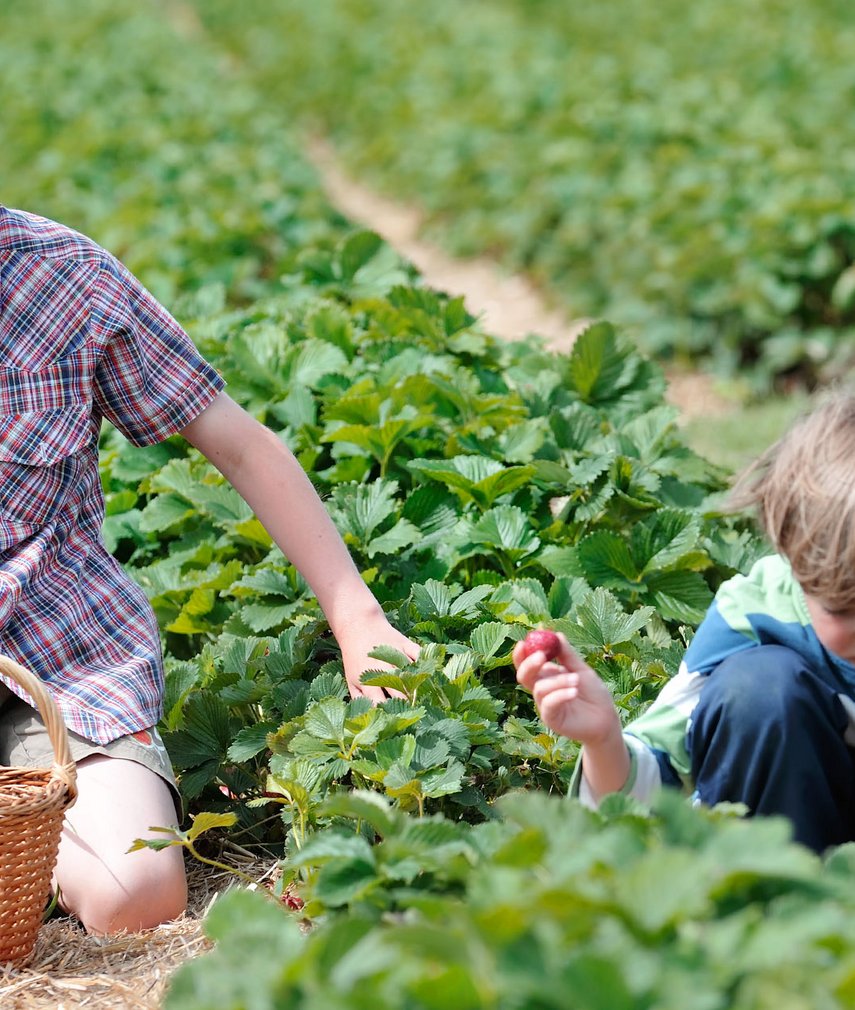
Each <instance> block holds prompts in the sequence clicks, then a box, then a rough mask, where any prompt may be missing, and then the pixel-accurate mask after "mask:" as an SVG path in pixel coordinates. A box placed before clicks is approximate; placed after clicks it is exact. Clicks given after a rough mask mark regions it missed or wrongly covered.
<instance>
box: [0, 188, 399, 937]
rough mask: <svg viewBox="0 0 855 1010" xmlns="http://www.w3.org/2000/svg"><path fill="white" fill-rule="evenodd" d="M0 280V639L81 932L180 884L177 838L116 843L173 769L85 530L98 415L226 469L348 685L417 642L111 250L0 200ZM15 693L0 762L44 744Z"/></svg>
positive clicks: (99, 542)
mask: <svg viewBox="0 0 855 1010" xmlns="http://www.w3.org/2000/svg"><path fill="white" fill-rule="evenodd" d="M0 289H1V290H0V308H2V312H1V313H0V653H3V654H5V655H7V656H9V657H10V658H11V659H13V660H15V661H16V662H18V663H20V664H21V665H23V666H25V667H26V668H27V669H29V670H30V671H31V672H33V673H35V674H37V675H38V676H39V677H41V678H42V680H43V681H44V682H45V683H46V685H47V686H48V688H49V689H50V691H51V692H52V694H53V697H54V698H55V700H56V702H57V704H58V706H59V709H60V711H61V713H62V715H63V717H64V719H65V722H66V724H67V726H68V728H69V736H70V741H71V750H72V756H73V757H74V758H75V760H76V761H77V762H78V777H77V782H78V788H79V796H78V800H77V803H76V804H75V806H74V807H73V808H72V809H71V810H70V811H69V813H68V817H67V821H66V828H65V830H64V832H63V835H62V841H61V843H60V849H59V861H58V864H57V869H56V882H57V884H58V886H59V888H60V894H61V901H62V904H63V906H64V907H65V908H66V909H68V910H69V911H71V912H73V913H75V914H76V915H77V916H78V917H79V918H80V919H81V921H82V922H83V924H84V925H85V926H86V928H87V929H88V930H90V931H91V932H94V933H108V932H114V931H116V930H122V929H130V930H136V929H139V928H142V927H147V926H154V925H157V924H159V923H161V922H163V921H165V920H167V919H170V918H173V917H175V916H176V915H178V914H180V913H181V912H182V910H183V909H184V907H185V903H186V884H185V879H184V867H183V862H182V859H181V853H180V850H178V849H168V850H166V851H164V852H160V853H155V852H152V851H151V850H145V851H143V852H136V853H132V854H128V853H127V849H128V847H129V846H130V845H131V843H132V842H133V841H134V839H135V838H137V837H144V836H147V835H148V829H149V827H150V826H152V825H168V824H174V823H175V819H176V811H175V805H174V802H173V800H174V798H175V782H174V779H173V776H172V768H171V766H170V763H169V758H168V755H167V754H166V751H165V750H164V748H163V744H162V743H161V742H160V739H159V737H158V734H157V729H156V723H157V721H158V719H159V717H160V714H161V704H162V698H163V669H162V661H161V655H160V638H159V633H158V627H157V623H156V621H155V619H154V614H153V612H152V609H151V607H150V605H149V603H148V600H147V599H146V596H145V594H144V593H143V591H142V589H140V587H139V586H137V585H136V584H135V583H134V582H132V581H131V579H130V578H129V577H128V576H127V574H126V573H125V572H124V571H123V570H122V568H121V567H120V566H119V564H118V563H117V562H116V561H115V559H114V558H112V557H111V556H110V554H108V552H107V550H106V548H105V547H104V542H103V539H102V536H101V523H102V521H103V518H104V496H103V492H102V490H101V483H100V479H99V474H98V435H99V431H100V428H101V422H102V420H103V419H105V418H106V419H107V420H109V421H111V422H112V423H113V424H114V425H115V426H116V427H117V428H118V429H119V430H120V431H121V432H122V433H123V434H124V435H126V436H127V438H128V439H130V441H131V442H133V443H134V444H135V445H151V444H153V443H156V442H159V441H162V440H163V439H165V438H168V437H169V436H171V435H175V434H181V435H183V436H184V437H185V438H186V439H187V440H188V441H189V442H190V443H191V444H192V445H194V446H195V447H196V448H197V449H199V450H200V451H201V452H202V453H204V455H205V456H207V458H208V459H209V460H211V462H212V463H213V464H214V465H215V466H216V467H217V468H218V469H219V470H220V471H221V472H222V473H223V474H224V475H225V477H227V478H228V480H229V481H231V483H232V484H233V485H234V487H235V488H236V489H237V490H238V491H239V492H240V493H241V495H243V497H244V498H245V499H246V501H247V502H248V503H249V505H250V506H251V507H252V508H253V510H254V511H255V513H256V515H257V516H258V517H259V519H260V520H261V522H262V523H263V524H264V525H265V527H266V528H267V530H268V531H269V533H270V535H271V536H272V537H273V539H274V540H275V541H276V543H277V544H278V545H279V547H281V549H282V551H283V553H284V554H285V555H286V556H287V557H288V558H289V559H290V560H291V562H292V563H293V564H294V565H295V566H296V567H297V568H298V569H299V570H300V572H301V573H302V574H303V576H304V577H305V579H306V581H307V582H308V584H309V585H310V586H311V588H312V590H313V591H314V593H315V595H316V596H317V599H318V602H319V603H320V605H321V607H322V608H323V611H324V614H325V615H326V617H327V620H328V621H329V624H330V628H331V629H332V632H333V634H334V635H335V636H336V639H337V640H338V643H339V645H340V646H341V653H342V660H343V664H344V672H345V676H346V679H347V682H348V684H349V686H350V690H351V693H352V694H365V695H367V696H369V697H371V698H373V699H374V700H378V699H379V698H382V697H384V695H383V692H382V691H380V690H379V689H377V688H368V687H365V688H363V686H362V685H361V684H360V676H361V674H362V672H363V671H364V670H365V669H367V668H368V667H374V666H376V665H377V663H376V661H374V660H371V659H370V658H369V656H368V653H369V652H370V651H371V650H372V649H373V648H374V647H375V646H377V645H380V644H388V645H392V646H394V647H396V648H398V649H399V650H400V651H402V652H404V653H405V654H407V655H408V656H410V657H412V658H414V657H415V656H416V655H417V653H418V648H417V646H416V645H415V644H414V643H413V642H411V641H409V639H407V638H405V637H404V636H403V635H402V634H401V633H400V632H398V631H396V630H395V629H394V628H393V627H391V625H390V624H389V622H388V621H387V619H386V616H385V614H384V612H383V610H382V608H381V607H380V605H379V604H378V602H377V601H376V600H375V599H374V597H373V596H372V594H371V593H370V591H369V590H368V588H367V586H366V584H365V583H364V582H363V580H362V578H361V576H360V574H359V572H358V571H357V569H356V567H355V565H354V564H353V562H352V560H351V558H350V555H349V554H348V552H347V548H346V547H345V545H344V543H343V541H342V539H341V537H340V536H339V535H338V532H337V531H336V528H335V527H334V525H333V524H332V522H331V520H330V518H329V516H328V515H327V512H326V510H325V509H324V506H323V504H322V502H321V500H320V499H319V498H318V495H317V494H316V492H315V490H314V488H313V486H312V484H311V482H310V481H309V479H308V477H307V476H306V474H305V473H304V472H303V470H302V468H301V466H300V464H299V463H298V461H297V460H296V459H295V458H294V456H293V455H292V453H291V452H290V451H289V450H288V449H287V448H286V446H285V445H284V443H283V442H282V441H281V440H280V439H279V438H278V437H277V436H276V435H275V434H274V433H273V432H272V431H270V430H269V429H267V428H265V427H264V426H263V425H261V424H259V423H258V421H256V420H255V419H254V418H252V417H251V416H250V415H249V414H247V413H246V412H245V411H244V410H242V409H241V408H240V407H239V406H238V405H237V404H236V403H235V402H234V401H233V400H231V399H230V398H229V397H228V396H227V395H226V393H225V392H223V385H224V383H223V380H222V379H221V378H220V376H219V375H218V374H217V372H216V371H215V369H214V368H212V367H211V366H210V365H209V364H208V363H207V362H206V361H205V360H204V359H202V358H201V357H200V355H199V353H198V351H197V350H196V348H195V347H194V346H193V343H192V342H191V340H190V338H189V337H188V336H187V334H186V333H184V331H183V330H182V329H181V327H180V326H179V325H178V323H177V322H176V321H175V320H174V319H173V318H172V317H171V316H170V315H169V313H168V312H167V311H166V310H165V309H164V308H163V307H162V306H161V305H160V304H158V302H157V301H156V300H155V299H154V298H153V297H152V296H151V295H150V294H149V293H148V292H147V291H146V290H145V288H144V287H143V286H142V285H141V284H140V283H139V281H138V280H137V279H136V278H135V277H134V276H133V275H131V274H130V273H129V272H128V271H127V270H126V269H125V267H124V266H123V265H122V264H121V263H119V262H118V260H116V259H115V258H114V257H113V256H111V255H110V254H109V253H107V252H105V250H103V249H101V248H100V247H99V246H98V245H96V244H95V243H94V242H93V241H92V240H91V239H88V238H86V237H85V236H83V235H80V234H78V233H77V232H75V231H72V230H71V229H70V228H66V227H64V226H63V225H60V224H57V223H56V222H54V221H49V220H47V219H45V218H42V217H38V216H36V215H34V214H29V213H26V212H24V211H19V210H11V209H9V208H6V207H3V206H0ZM0 680H2V678H0ZM20 692H21V689H20V688H19V687H18V685H17V684H15V683H12V682H7V683H6V684H5V685H3V684H0V764H5V765H10V766H19V765H22V766H25V765H36V766H39V765H44V764H45V763H49V756H50V754H51V748H50V742H49V740H48V738H47V733H46V731H45V728H44V726H43V724H42V722H41V719H40V718H39V716H38V713H36V712H35V711H34V709H33V708H32V707H31V706H30V705H29V704H28V703H27V702H28V699H26V698H23V697H19V694H20ZM46 756H47V757H48V761H47V762H46V760H45V758H46Z"/></svg>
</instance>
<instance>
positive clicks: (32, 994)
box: [0, 860, 271, 1010]
mask: <svg viewBox="0 0 855 1010" xmlns="http://www.w3.org/2000/svg"><path fill="white" fill-rule="evenodd" d="M230 862H231V860H230ZM235 865H239V867H240V869H241V870H243V872H244V873H248V874H249V875H250V876H252V877H254V878H255V879H257V880H259V881H260V882H263V881H264V879H265V878H268V877H269V876H270V871H271V867H270V864H269V863H267V864H262V863H255V864H252V863H251V862H250V861H249V860H235ZM187 876H188V883H189V887H190V901H189V908H188V911H187V913H186V915H184V916H183V917H182V918H181V919H178V920H176V921H175V922H170V923H167V924H166V925H164V926H160V927H158V928H157V929H151V930H146V931H145V932H142V933H124V934H118V935H116V936H109V937H95V936H87V934H86V933H85V932H84V931H83V930H82V929H81V927H80V926H79V925H78V924H77V923H76V921H75V920H73V919H70V918H67V917H62V918H56V919H52V920H51V921H49V922H47V923H45V924H44V925H43V926H42V928H41V931H40V932H39V937H38V941H37V943H36V949H35V951H34V954H33V957H32V959H31V960H30V963H29V964H28V965H26V966H25V967H23V968H10V967H8V966H5V965H0V1007H2V1010H48V1008H49V1010H72V1008H74V1010H77V1008H83V1007H87V1008H97V1010H114V1008H121V1010H160V1008H161V1007H162V1005H163V999H164V995H165V993H166V988H167V985H168V983H169V978H170V976H171V975H172V973H173V971H175V969H176V968H178V967H179V965H181V964H183V963H184V962H185V961H187V960H188V959H189V958H191V957H196V956H197V955H198V954H201V953H203V952H204V951H206V950H208V949H209V948H210V946H211V944H210V941H209V940H207V938H206V937H205V936H204V934H203V932H202V918H203V917H204V914H205V912H206V911H207V909H208V908H209V907H210V905H211V903H212V902H213V900H214V899H215V898H216V896H217V895H218V894H220V893H221V892H222V891H224V890H227V889H228V888H229V887H234V886H235V877H234V876H233V875H231V874H228V873H225V872H218V871H215V870H211V869H209V868H208V867H205V866H202V865H200V864H197V863H188V866H187ZM240 886H243V885H240Z"/></svg>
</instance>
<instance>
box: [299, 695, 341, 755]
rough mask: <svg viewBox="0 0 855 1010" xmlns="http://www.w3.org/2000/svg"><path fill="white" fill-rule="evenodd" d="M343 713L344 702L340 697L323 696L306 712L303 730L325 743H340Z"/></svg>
mask: <svg viewBox="0 0 855 1010" xmlns="http://www.w3.org/2000/svg"><path fill="white" fill-rule="evenodd" d="M345 714H346V708H345V703H344V702H343V701H342V700H341V699H340V698H323V699H322V700H321V701H319V702H316V703H315V704H314V705H312V707H311V708H310V709H309V711H308V712H307V713H306V719H305V722H304V728H305V731H306V732H307V733H310V734H311V735H312V736H314V737H317V738H318V739H319V740H323V741H325V742H326V743H336V744H340V745H342V744H343V743H344V720H345Z"/></svg>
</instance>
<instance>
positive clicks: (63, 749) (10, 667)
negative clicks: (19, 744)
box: [0, 653, 77, 816]
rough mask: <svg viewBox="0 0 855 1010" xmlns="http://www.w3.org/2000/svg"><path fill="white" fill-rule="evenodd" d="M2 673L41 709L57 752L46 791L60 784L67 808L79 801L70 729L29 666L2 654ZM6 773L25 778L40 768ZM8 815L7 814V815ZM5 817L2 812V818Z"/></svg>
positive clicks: (52, 791)
mask: <svg viewBox="0 0 855 1010" xmlns="http://www.w3.org/2000/svg"><path fill="white" fill-rule="evenodd" d="M0 673H2V674H3V675H4V676H5V677H8V678H9V679H10V680H13V681H14V682H15V683H16V684H18V686H19V687H22V688H23V689H24V690H25V691H26V692H27V694H28V695H29V696H30V698H32V700H33V702H34V707H35V708H36V709H38V712H39V715H40V716H41V717H42V721H43V722H44V724H45V728H46V729H47V732H48V736H49V738H50V742H51V746H52V747H53V752H54V763H53V765H51V766H50V767H49V768H47V769H45V770H46V771H47V772H49V776H50V778H49V781H48V783H46V786H45V788H46V790H47V789H48V787H49V786H50V784H51V783H52V782H54V781H56V782H58V783H59V784H60V786H61V787H62V788H63V789H64V790H65V791H67V793H68V796H67V798H66V801H65V805H66V806H70V805H71V804H72V803H73V802H74V801H75V800H76V799H77V765H76V764H75V761H74V759H73V758H72V756H71V748H70V746H69V742H68V729H67V728H66V725H65V722H64V721H63V719H62V716H61V715H60V712H59V709H58V708H57V705H56V702H55V701H54V700H53V698H52V697H51V694H50V692H49V691H48V689H47V688H46V687H45V685H44V683H43V682H42V681H41V679H40V678H39V677H37V676H36V675H35V674H33V673H31V672H30V671H29V670H27V669H26V667H24V666H21V664H20V663H18V662H16V661H15V660H14V659H12V658H10V657H9V656H5V655H3V654H2V653H0ZM3 770H4V772H15V771H17V772H20V773H21V775H22V777H24V775H25V773H26V772H30V771H38V770H39V769H31V768H20V769H18V768H5V769H3ZM49 791H50V792H51V793H52V794H55V798H56V799H59V796H58V795H56V790H55V789H54V788H51V789H50V790H49ZM10 809H11V808H10ZM8 812H9V811H6V812H5V813H8ZM3 815H4V814H3V813H0V816H3Z"/></svg>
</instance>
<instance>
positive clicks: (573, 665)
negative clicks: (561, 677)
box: [555, 632, 586, 670]
mask: <svg viewBox="0 0 855 1010" xmlns="http://www.w3.org/2000/svg"><path fill="white" fill-rule="evenodd" d="M558 641H559V642H560V643H561V651H560V652H559V653H558V655H557V656H556V657H555V662H556V663H560V664H561V665H562V666H565V667H567V669H568V670H578V669H580V668H581V667H583V666H585V665H586V663H585V660H584V659H582V657H581V656H580V655H579V653H578V652H576V650H575V649H574V648H573V646H572V645H571V644H570V643H569V642H568V641H567V637H566V636H565V635H564V634H563V633H562V632H558Z"/></svg>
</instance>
